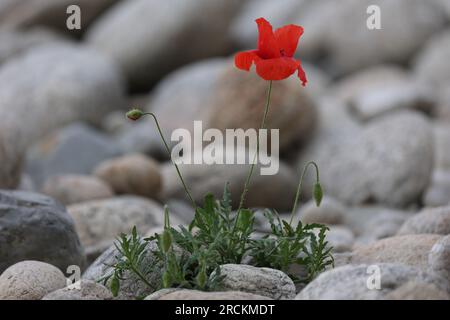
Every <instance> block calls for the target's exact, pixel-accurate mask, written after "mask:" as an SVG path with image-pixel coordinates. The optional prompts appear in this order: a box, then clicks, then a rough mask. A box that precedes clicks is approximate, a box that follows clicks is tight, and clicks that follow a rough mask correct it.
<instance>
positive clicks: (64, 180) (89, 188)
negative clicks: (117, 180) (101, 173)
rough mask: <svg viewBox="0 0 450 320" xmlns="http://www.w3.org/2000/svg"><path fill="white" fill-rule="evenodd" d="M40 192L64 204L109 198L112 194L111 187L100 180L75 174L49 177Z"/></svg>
mask: <svg viewBox="0 0 450 320" xmlns="http://www.w3.org/2000/svg"><path fill="white" fill-rule="evenodd" d="M42 193H44V194H46V195H48V196H50V197H52V198H54V199H56V200H58V201H59V202H61V203H62V204H64V205H68V204H74V203H79V202H84V201H89V200H98V199H103V198H110V197H112V196H113V195H114V192H113V190H112V189H111V187H110V186H109V185H108V184H106V183H105V182H103V181H102V180H100V179H98V178H96V177H93V176H88V175H75V174H67V175H58V176H52V177H50V178H49V179H47V181H46V182H45V183H44V186H43V187H42Z"/></svg>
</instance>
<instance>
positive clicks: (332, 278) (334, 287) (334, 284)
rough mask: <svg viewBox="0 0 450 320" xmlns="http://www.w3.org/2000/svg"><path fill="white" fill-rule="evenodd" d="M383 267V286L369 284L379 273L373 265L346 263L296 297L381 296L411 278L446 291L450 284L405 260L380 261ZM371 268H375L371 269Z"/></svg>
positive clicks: (381, 267)
mask: <svg viewBox="0 0 450 320" xmlns="http://www.w3.org/2000/svg"><path fill="white" fill-rule="evenodd" d="M377 266H378V267H379V268H380V269H379V271H380V275H381V289H380V290H370V289H369V288H368V287H367V282H368V280H369V279H370V278H369V277H370V276H371V275H372V276H373V275H375V273H374V272H373V270H371V269H368V267H369V265H344V266H341V267H338V268H335V269H332V270H329V271H326V272H324V273H322V274H320V275H319V276H318V277H317V278H316V279H314V280H313V281H312V282H310V283H309V284H308V285H307V286H306V287H305V288H304V289H303V290H302V291H301V292H300V293H299V294H298V295H297V296H296V297H295V299H296V300H310V299H313V300H314V299H315V300H374V299H375V300H378V299H384V298H385V297H386V295H388V294H389V293H390V292H392V291H394V290H395V289H397V288H399V287H401V286H402V285H404V284H405V283H408V282H410V281H414V282H418V283H424V284H432V285H435V286H436V287H437V288H439V289H440V290H443V291H446V290H447V287H448V285H447V284H446V283H445V282H444V283H443V282H442V281H441V280H442V279H441V278H438V277H436V276H434V275H432V274H428V273H426V272H423V271H420V270H419V269H416V268H413V267H410V266H405V265H402V264H390V263H377ZM368 271H371V272H370V273H368Z"/></svg>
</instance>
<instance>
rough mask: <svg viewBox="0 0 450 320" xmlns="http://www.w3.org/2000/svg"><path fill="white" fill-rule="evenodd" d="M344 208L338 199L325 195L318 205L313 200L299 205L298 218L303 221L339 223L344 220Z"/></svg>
mask: <svg viewBox="0 0 450 320" xmlns="http://www.w3.org/2000/svg"><path fill="white" fill-rule="evenodd" d="M346 210H347V209H346V208H345V206H344V205H343V204H342V203H340V202H339V201H338V200H336V199H334V198H332V197H328V196H325V197H324V198H323V200H322V202H321V204H320V206H319V207H318V206H317V205H316V202H315V201H314V200H310V201H308V202H307V203H306V204H305V205H304V206H303V207H301V209H300V220H301V221H302V222H303V223H323V224H340V223H342V222H343V221H344V216H345V214H346Z"/></svg>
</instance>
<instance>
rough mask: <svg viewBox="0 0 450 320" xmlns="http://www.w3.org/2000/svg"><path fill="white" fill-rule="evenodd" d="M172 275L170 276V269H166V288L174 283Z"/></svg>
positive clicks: (164, 284) (164, 279)
mask: <svg viewBox="0 0 450 320" xmlns="http://www.w3.org/2000/svg"><path fill="white" fill-rule="evenodd" d="M171 278H172V277H171V276H170V273H169V271H167V270H166V271H164V274H163V277H162V280H163V287H164V288H170V286H171V285H172V279H171Z"/></svg>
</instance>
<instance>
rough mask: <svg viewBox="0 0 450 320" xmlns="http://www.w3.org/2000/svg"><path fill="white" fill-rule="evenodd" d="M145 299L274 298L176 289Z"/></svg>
mask: <svg viewBox="0 0 450 320" xmlns="http://www.w3.org/2000/svg"><path fill="white" fill-rule="evenodd" d="M145 300H272V299H270V298H268V297H265V296H261V295H257V294H252V293H248V292H240V291H224V292H204V291H198V290H186V289H185V290H175V291H171V292H167V293H165V294H164V295H162V296H161V297H159V298H157V299H154V298H151V299H148V297H147V298H145Z"/></svg>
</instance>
